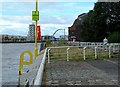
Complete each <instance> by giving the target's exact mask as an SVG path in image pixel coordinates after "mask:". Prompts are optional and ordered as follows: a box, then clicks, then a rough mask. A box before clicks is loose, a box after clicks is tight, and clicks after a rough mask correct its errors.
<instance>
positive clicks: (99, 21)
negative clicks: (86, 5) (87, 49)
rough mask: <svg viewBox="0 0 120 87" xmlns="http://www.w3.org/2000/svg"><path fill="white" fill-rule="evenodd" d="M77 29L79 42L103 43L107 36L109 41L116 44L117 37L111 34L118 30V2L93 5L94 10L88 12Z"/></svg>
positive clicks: (119, 6) (119, 8) (119, 20)
mask: <svg viewBox="0 0 120 87" xmlns="http://www.w3.org/2000/svg"><path fill="white" fill-rule="evenodd" d="M77 28H78V29H80V40H81V41H103V39H104V38H105V37H108V36H109V39H110V38H111V39H110V40H111V41H115V42H116V41H117V39H116V38H115V37H117V36H115V34H113V32H118V31H119V29H120V2H97V3H95V6H94V9H93V10H92V11H89V12H88V14H87V16H86V17H85V20H84V22H83V24H82V25H79V26H78V27H77ZM112 34H113V35H112ZM113 37H114V38H113ZM112 38H113V39H116V40H112Z"/></svg>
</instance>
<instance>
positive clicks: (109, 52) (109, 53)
mask: <svg viewBox="0 0 120 87" xmlns="http://www.w3.org/2000/svg"><path fill="white" fill-rule="evenodd" d="M109 58H111V45H110V46H109Z"/></svg>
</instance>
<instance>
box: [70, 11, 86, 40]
mask: <svg viewBox="0 0 120 87" xmlns="http://www.w3.org/2000/svg"><path fill="white" fill-rule="evenodd" d="M86 15H87V14H86V13H83V14H80V15H79V16H78V18H77V19H76V20H75V21H74V23H73V25H72V26H71V27H68V39H69V41H80V29H79V28H77V27H79V26H80V25H81V24H82V23H83V21H84V19H85V17H86Z"/></svg>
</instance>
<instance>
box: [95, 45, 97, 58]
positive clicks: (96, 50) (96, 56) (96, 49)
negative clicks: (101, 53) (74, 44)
mask: <svg viewBox="0 0 120 87" xmlns="http://www.w3.org/2000/svg"><path fill="white" fill-rule="evenodd" d="M95 59H97V47H95Z"/></svg>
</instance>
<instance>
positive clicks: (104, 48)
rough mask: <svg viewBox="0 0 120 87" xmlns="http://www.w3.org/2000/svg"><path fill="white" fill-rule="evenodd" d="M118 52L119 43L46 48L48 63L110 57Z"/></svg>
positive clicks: (119, 50) (119, 49) (119, 48)
mask: <svg viewBox="0 0 120 87" xmlns="http://www.w3.org/2000/svg"><path fill="white" fill-rule="evenodd" d="M115 53H117V54H118V53H120V46H119V45H98V46H96V45H95V46H93V45H92V46H90V45H89V46H60V47H49V48H48V63H50V61H51V60H52V59H53V60H62V61H63V60H64V61H65V60H66V61H70V60H77V61H80V60H87V59H105V58H111V57H113V56H114V55H115Z"/></svg>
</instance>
